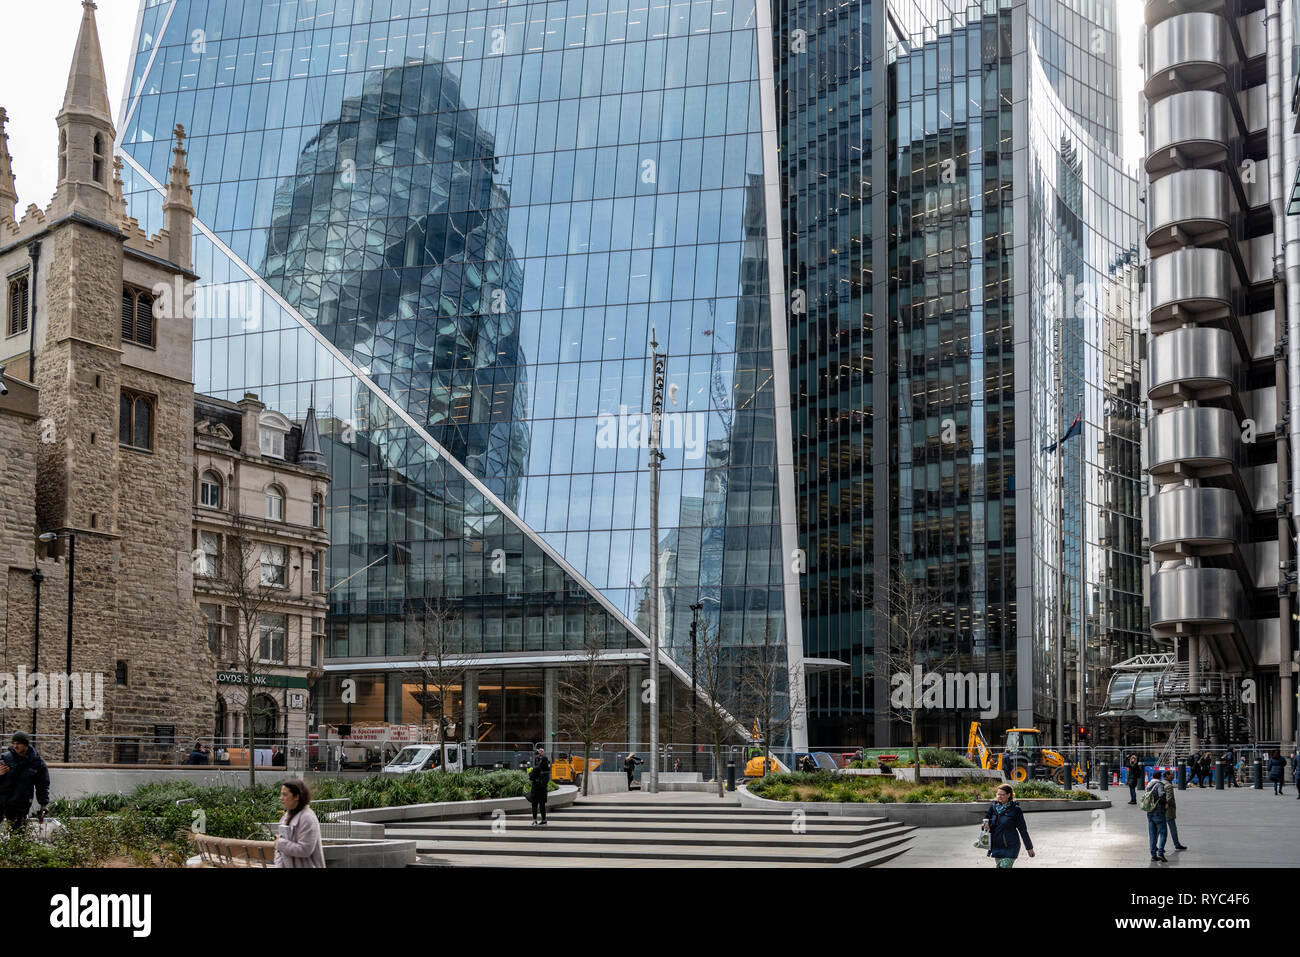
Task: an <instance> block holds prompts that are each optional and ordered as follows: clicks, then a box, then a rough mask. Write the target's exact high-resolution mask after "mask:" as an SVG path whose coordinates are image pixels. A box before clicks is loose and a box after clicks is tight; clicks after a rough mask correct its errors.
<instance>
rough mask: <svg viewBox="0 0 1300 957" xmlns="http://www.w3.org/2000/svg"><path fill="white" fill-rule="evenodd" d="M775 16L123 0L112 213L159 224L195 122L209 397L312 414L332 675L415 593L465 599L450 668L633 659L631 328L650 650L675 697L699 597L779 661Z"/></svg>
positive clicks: (347, 0) (369, 647)
mask: <svg viewBox="0 0 1300 957" xmlns="http://www.w3.org/2000/svg"><path fill="white" fill-rule="evenodd" d="M760 14H761V16H760ZM764 17H766V11H765V10H764V11H758V10H756V8H755V4H754V0H712V2H706V3H701V2H694V3H692V2H677V3H664V4H648V3H641V4H640V5H639V6H638V4H637V3H636V0H633V2H631V3H623V2H616V0H608V2H606V0H585V2H582V0H569V2H561V3H505V2H492V3H489V2H483V0H459V2H457V0H450V2H437V3H430V2H428V0H282V2H274V0H264V2H253V0H224V2H223V0H206V2H205V0H166V2H163V3H157V4H154V3H151V2H146V4H145V7H144V10H143V12H142V19H141V28H140V32H139V36H138V38H137V50H136V55H135V61H134V70H133V79H132V81H131V85H130V89H129V90H128V92H127V96H126V97H125V106H124V111H123V112H124V115H125V116H126V117H127V120H126V122H125V123H123V124H122V126H123V129H124V133H123V136H122V149H123V151H124V153H125V156H126V159H127V163H128V166H129V167H130V168H129V170H128V171H127V172H128V176H127V188H128V192H129V197H128V199H129V203H130V209H131V212H132V215H134V216H136V217H137V218H139V219H140V220H141V223H142V225H144V226H145V228H148V229H156V228H157V227H158V226H159V225H160V220H159V216H160V205H159V204H160V194H159V193H158V191H157V185H158V183H160V182H162V181H164V180H165V176H164V172H165V165H166V156H167V132H168V131H169V130H171V128H172V127H173V126H174V125H175V124H176V123H182V124H184V125H185V127H186V130H187V131H188V134H189V140H188V143H187V145H188V147H189V150H190V153H189V163H190V170H191V181H192V183H193V185H194V200H195V207H196V210H197V213H198V219H199V222H200V224H201V225H200V229H199V232H198V233H196V240H195V241H196V251H197V254H198V255H197V259H196V271H197V272H198V273H199V274H200V275H201V276H202V278H203V286H204V288H203V290H202V291H201V293H200V295H199V300H198V303H197V313H198V319H197V321H196V331H195V338H196V350H195V380H196V388H198V389H199V390H201V391H204V392H210V393H212V394H214V395H218V396H223V397H230V396H233V397H236V398H238V397H239V396H240V395H242V394H243V392H244V391H246V390H248V391H256V392H257V393H258V394H259V395H260V397H261V398H262V400H263V401H265V402H267V403H269V404H271V405H273V406H274V407H275V408H278V409H282V410H284V411H285V412H286V413H287V414H290V415H291V416H292V415H302V414H304V413H305V411H306V406H307V403H308V401H309V399H310V396H311V395H312V394H313V392H314V396H315V404H316V407H317V408H318V410H319V411H320V415H321V418H322V422H323V423H326V426H327V427H326V429H325V431H326V432H327V433H328V434H327V436H326V438H327V439H328V441H329V449H328V452H329V454H330V456H331V465H332V468H333V474H334V485H333V487H332V491H331V500H330V507H329V511H330V531H331V541H332V545H331V550H330V561H329V568H328V576H329V582H330V584H331V586H333V587H334V589H335V590H333V591H331V593H330V598H331V601H330V614H329V621H328V629H329V633H330V641H329V646H328V654H329V656H330V658H331V662H332V663H333V664H335V665H337V664H338V663H339V662H340V661H346V662H350V663H355V664H357V665H358V667H363V666H364V665H365V663H366V661H367V660H371V661H376V662H377V661H379V660H382V659H388V658H392V657H394V656H402V655H410V654H412V647H413V646H412V643H411V638H410V636H409V635H407V634H406V631H407V627H406V624H407V623H406V616H407V614H409V612H410V610H411V607H412V602H413V601H416V600H419V599H422V598H423V597H424V596H426V595H434V596H443V597H446V598H447V599H449V600H451V601H453V602H455V603H456V604H457V606H458V608H459V609H460V622H459V625H460V627H461V629H462V637H463V642H464V648H465V649H466V650H467V651H470V652H473V653H479V652H484V653H486V652H503V653H508V652H520V653H522V654H527V653H535V652H546V651H552V650H563V649H572V648H575V647H578V646H580V645H581V643H582V640H583V635H584V633H585V632H584V629H585V628H587V627H589V626H590V623H591V622H593V621H594V622H597V623H598V626H599V627H600V628H601V629H602V631H603V632H604V633H605V635H606V642H607V644H608V645H610V646H611V647H625V646H634V647H635V646H643V645H644V640H645V633H646V631H647V629H648V609H649V605H648V601H649V595H648V585H649V555H650V549H649V535H650V531H649V525H650V502H649V481H648V470H647V468H646V466H647V462H648V449H647V448H646V447H645V446H646V443H645V441H644V436H645V435H646V432H647V429H646V425H647V423H645V422H644V421H643V420H642V414H643V413H645V412H646V411H648V403H649V400H650V383H649V377H648V370H649V361H648V357H649V346H648V342H649V340H650V338H651V334H652V332H653V334H654V335H656V336H657V339H658V342H659V343H660V351H662V352H665V353H666V354H667V356H668V360H667V361H668V376H667V387H668V393H669V400H670V401H669V403H668V405H667V407H666V412H667V413H668V415H667V416H666V418H665V422H664V451H665V453H666V456H667V457H666V459H665V461H664V463H663V473H662V490H661V496H660V507H659V522H660V530H661V535H660V546H661V552H660V556H661V563H660V564H661V567H660V578H661V585H662V591H661V593H660V602H661V605H660V608H661V612H662V615H661V618H662V621H663V633H664V638H663V640H664V645H665V647H666V648H667V650H668V653H669V659H670V662H674V661H675V663H676V671H677V673H678V675H679V676H680V675H682V674H683V673H684V672H683V671H682V668H681V662H682V661H683V660H684V659H685V656H686V655H687V654H688V652H686V651H685V650H684V649H685V648H687V647H688V643H687V638H686V635H687V629H688V628H689V623H690V617H691V613H690V609H689V606H690V605H691V604H692V603H694V602H696V601H700V602H703V604H704V606H705V610H704V615H705V616H706V617H707V618H708V620H709V621H710V622H711V623H712V624H713V626H714V627H717V628H720V629H721V631H722V634H723V635H724V637H725V641H726V642H727V643H728V644H730V645H737V646H738V645H741V644H744V643H746V642H748V641H753V640H755V637H756V636H757V637H759V638H761V636H762V635H763V634H764V631H765V629H769V633H770V634H773V635H775V636H777V640H778V641H779V642H780V643H781V644H782V645H784V644H785V641H786V637H785V636H786V616H785V599H784V597H783V589H784V587H785V581H784V576H785V575H793V574H794V572H793V570H790V567H789V564H788V563H786V562H784V561H783V560H782V555H783V554H784V552H785V551H786V550H787V549H786V548H785V547H784V546H783V543H782V530H781V521H782V519H781V514H780V503H779V497H778V495H779V488H780V483H781V481H782V478H781V476H780V474H779V472H780V470H779V469H778V456H777V452H776V450H777V437H776V408H777V405H778V400H777V396H778V394H779V395H781V400H780V401H781V404H785V403H787V402H788V399H787V398H786V396H787V395H788V387H787V386H785V369H784V368H782V369H781V370H779V372H778V371H775V370H774V363H773V321H774V317H773V313H772V302H773V295H772V283H773V277H772V276H771V273H770V270H769V268H768V255H769V253H768V242H769V239H768V237H769V234H770V232H772V231H773V228H772V226H770V225H769V215H770V213H771V212H772V206H771V200H772V197H773V196H775V195H776V194H775V191H773V190H769V189H768V181H769V177H768V173H767V170H766V169H765V163H766V162H770V157H771V155H774V151H773V150H771V149H770V147H771V146H772V141H771V139H770V133H769V142H768V143H767V144H765V143H764V138H763V132H762V131H763V129H764V126H763V122H762V118H761V115H762V109H763V107H762V96H763V92H764V89H765V84H764V83H761V82H760V80H759V75H760V59H761V57H760V49H763V50H764V51H766V49H770V47H767V46H764V47H760V44H764V45H766V44H770V42H771V41H770V28H768V27H766V26H764V22H763V18H764ZM769 84H770V81H769ZM766 89H767V95H768V96H769V97H770V95H771V94H770V85H767V86H766ZM769 112H770V106H769ZM768 129H769V130H770V129H771V124H770V122H769V125H768ZM765 145H767V146H768V147H769V149H768V150H767V151H766V152H767V153H768V154H769V155H768V156H766V157H765V148H764V147H765ZM778 301H779V300H778ZM775 321H776V322H778V323H780V324H781V330H780V336H779V338H778V341H779V343H783V342H784V328H783V325H784V316H782V315H778V316H776V317H775ZM783 365H784V363H783ZM778 385H779V388H778ZM786 471H787V477H786V479H785V481H786V482H787V485H788V483H789V482H790V478H789V474H788V471H789V470H788V466H787V468H786ZM790 487H792V486H790ZM787 497H789V492H788V491H787ZM791 527H792V526H791ZM501 557H504V561H503V562H499V561H497V559H499V558H501ZM502 569H504V570H502ZM794 621H795V624H796V627H797V623H798V619H797V617H796V618H795V619H794ZM794 646H795V648H796V649H797V647H798V638H797V636H795V637H794ZM792 659H793V660H792V664H797V654H796V655H795V656H792ZM331 662H327V664H329V663H331ZM363 670H364V669H363Z"/></svg>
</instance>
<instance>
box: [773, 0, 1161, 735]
mask: <svg viewBox="0 0 1300 957" xmlns="http://www.w3.org/2000/svg"><path fill="white" fill-rule="evenodd" d="M779 22H780V23H781V26H782V29H783V31H784V36H783V37H782V38H780V40H779V43H778V49H779V50H780V51H781V56H780V62H779V68H778V84H777V87H778V96H779V98H780V100H781V108H780V112H781V124H780V129H781V137H782V158H783V169H782V173H783V177H784V183H785V192H786V195H787V201H786V205H785V207H784V210H783V212H784V215H785V220H784V222H785V229H786V232H785V238H786V248H785V255H786V261H785V265H786V273H787V282H788V284H789V285H790V286H791V287H793V288H794V289H796V291H797V292H798V294H799V298H798V305H799V306H800V307H804V308H803V309H802V311H801V310H800V309H797V308H796V309H792V315H791V328H792V334H791V344H792V347H791V362H792V367H791V368H792V384H793V388H794V415H795V423H796V425H795V442H796V468H797V472H796V474H797V481H798V483H799V488H800V498H801V511H800V531H801V545H802V546H803V547H804V548H805V549H806V551H807V555H808V577H807V581H806V586H805V589H804V599H805V604H804V609H805V623H804V627H805V642H806V653H807V656H808V659H809V661H812V662H820V661H821V660H823V659H839V660H840V661H842V662H845V663H846V664H847V667H841V668H831V669H825V670H818V671H815V672H813V673H812V674H810V677H809V696H808V711H809V726H810V729H811V735H812V737H813V739H814V740H819V741H837V742H844V743H851V744H860V743H866V742H875V743H882V744H883V743H891V742H896V741H898V740H900V738H901V737H902V726H901V724H900V722H899V721H898V717H899V715H898V710H897V708H894V709H892V715H891V706H890V697H891V689H892V687H893V682H894V680H895V679H896V678H897V677H898V672H899V668H898V662H897V655H896V654H895V655H894V656H892V657H891V655H890V649H891V648H893V649H895V651H896V650H897V647H898V645H899V641H900V636H899V635H898V628H897V624H896V623H893V624H891V605H890V592H891V591H895V590H896V587H897V585H896V581H895V580H892V579H891V574H892V575H893V576H894V577H895V579H903V580H905V581H909V582H912V583H913V587H914V588H915V589H917V590H918V591H922V592H929V593H930V594H932V595H934V596H935V597H936V598H937V599H938V601H939V603H940V605H941V609H942V610H941V612H940V614H939V615H938V616H937V617H938V620H937V621H936V622H935V623H934V627H935V628H936V629H937V630H938V631H939V632H940V634H939V635H938V636H937V637H934V636H931V638H932V640H931V641H930V642H929V647H928V648H927V651H926V653H925V654H924V655H922V656H921V659H922V660H921V662H920V664H922V665H923V667H924V668H925V669H926V670H929V669H931V668H933V669H934V670H935V671H937V672H942V673H952V672H957V673H961V674H977V675H990V676H992V675H996V676H997V677H998V679H999V687H1000V690H1001V694H1000V699H999V701H998V702H997V708H996V710H997V712H998V715H997V717H996V718H995V719H994V720H992V721H986V722H985V723H986V730H988V728H992V729H995V730H996V729H999V728H1005V727H1010V726H1014V725H1019V726H1032V725H1038V726H1041V727H1046V728H1048V729H1050V730H1055V731H1058V732H1060V733H1063V732H1064V731H1065V729H1066V728H1067V727H1069V726H1070V725H1071V724H1073V723H1076V722H1079V723H1083V722H1089V723H1090V722H1091V720H1092V716H1095V715H1096V714H1098V713H1099V710H1100V708H1101V706H1102V701H1103V698H1104V692H1105V684H1106V678H1105V669H1106V667H1107V665H1108V663H1109V662H1111V661H1117V660H1120V659H1121V658H1123V657H1127V656H1128V655H1129V654H1131V653H1133V651H1132V650H1133V649H1134V648H1135V647H1136V648H1139V649H1140V648H1143V647H1145V645H1144V642H1145V641H1146V640H1147V639H1145V638H1144V637H1143V633H1144V631H1145V621H1144V616H1143V607H1142V606H1143V588H1142V581H1141V567H1142V555H1143V550H1142V542H1141V530H1140V524H1141V522H1140V516H1141V509H1140V503H1141V464H1140V455H1139V451H1138V438H1139V427H1140V421H1139V420H1140V405H1139V401H1138V398H1139V397H1138V381H1137V376H1138V355H1137V352H1136V312H1137V307H1136V292H1137V262H1136V258H1137V254H1136V240H1137V235H1138V233H1137V218H1136V215H1135V214H1136V212H1137V210H1138V203H1137V188H1136V183H1135V181H1134V179H1133V178H1132V177H1131V175H1129V174H1128V173H1126V172H1125V170H1124V169H1123V165H1122V162H1121V160H1120V158H1119V157H1118V155H1117V154H1116V151H1117V149H1118V145H1119V135H1118V115H1119V114H1118V108H1117V105H1116V101H1117V95H1118V83H1117V76H1116V73H1117V67H1116V60H1117V56H1116V45H1115V10H1114V4H1113V3H1112V2H1104V0H1103V2H1096V3H1092V2H1069V3H1066V2H1056V0H1050V2H1049V0H1041V2H1039V0H1033V2H1029V3H1021V2H1010V0H1001V2H988V3H984V4H983V5H982V6H981V5H970V6H967V5H966V4H964V3H951V4H944V3H940V2H919V0H918V2H904V0H897V2H885V3H869V2H862V3H849V4H830V3H816V2H813V3H788V4H785V5H784V7H783V11H782V13H781V15H780V17H779ZM1076 418H1077V420H1078V424H1077V425H1076V424H1075V422H1076ZM1072 427H1073V428H1072ZM1062 437H1066V438H1064V439H1063V440H1062ZM891 570H892V571H891ZM891 633H892V638H891ZM810 670H811V669H810ZM904 670H910V669H904ZM973 717H975V714H974V713H973V711H972V709H969V708H968V709H952V708H949V709H944V710H934V711H927V712H926V715H925V718H924V720H923V721H922V727H923V729H924V730H923V736H924V738H925V740H926V741H927V742H935V743H944V744H949V745H954V744H960V743H964V742H965V740H966V731H967V724H968V722H969V721H970V720H971V719H972V718H973Z"/></svg>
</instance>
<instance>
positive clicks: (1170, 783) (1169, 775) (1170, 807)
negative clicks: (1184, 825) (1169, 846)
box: [1165, 771, 1187, 851]
mask: <svg viewBox="0 0 1300 957" xmlns="http://www.w3.org/2000/svg"><path fill="white" fill-rule="evenodd" d="M1177 816H1178V799H1177V798H1176V797H1175V796H1174V772H1173V771H1166V772H1165V823H1167V824H1168V825H1169V836H1170V837H1172V838H1173V839H1174V850H1175V851H1185V850H1187V845H1186V844H1184V843H1183V842H1182V841H1180V840H1178V825H1177V824H1176V823H1174V818H1175V817H1177Z"/></svg>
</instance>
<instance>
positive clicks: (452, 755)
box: [382, 741, 465, 774]
mask: <svg viewBox="0 0 1300 957" xmlns="http://www.w3.org/2000/svg"><path fill="white" fill-rule="evenodd" d="M444 750H445V751H446V752H447V768H446V770H448V771H464V770H465V761H464V753H463V752H462V750H461V746H460V745H459V744H457V743H455V742H452V741H448V742H447V743H446V744H444V745H437V744H411V745H407V746H406V747H404V748H402V750H401V751H399V752H397V756H396V757H394V758H393V760H392V761H390V762H388V764H387V766H386V767H385V768H384V769H383V772H382V773H383V774H410V773H412V772H414V771H437V770H440V769H441V764H442V754H443V751H444Z"/></svg>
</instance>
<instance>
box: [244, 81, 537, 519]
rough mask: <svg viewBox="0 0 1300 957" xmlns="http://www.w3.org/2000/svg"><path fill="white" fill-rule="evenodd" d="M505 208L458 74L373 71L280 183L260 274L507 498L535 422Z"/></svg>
mask: <svg viewBox="0 0 1300 957" xmlns="http://www.w3.org/2000/svg"><path fill="white" fill-rule="evenodd" d="M409 167H415V168H416V169H417V170H419V171H420V173H419V174H417V175H415V176H410V177H408V176H404V175H400V174H397V175H395V171H401V170H403V169H405V168H409ZM425 171H427V172H425ZM509 209H510V204H509V196H508V192H507V190H506V189H505V188H504V187H503V186H501V185H500V184H499V183H498V182H497V158H496V156H495V143H494V138H493V136H492V135H491V134H490V133H489V132H487V131H486V130H484V129H483V128H482V127H481V126H480V125H479V123H478V121H477V117H476V111H474V110H472V109H469V108H467V107H466V106H465V105H464V103H463V102H462V100H461V95H460V87H459V81H458V79H457V77H456V75H455V74H454V73H453V72H452V70H451V69H449V68H448V67H447V65H446V64H443V63H440V62H436V61H435V62H420V63H409V64H406V65H405V66H400V67H394V68H391V69H385V70H376V71H374V72H372V73H370V74H369V75H368V76H367V77H366V79H365V82H364V86H363V88H362V92H361V93H360V95H358V96H355V97H351V98H348V99H346V100H344V101H343V104H342V109H341V110H340V113H339V116H338V118H337V119H334V120H331V121H330V122H328V123H325V124H324V125H322V126H321V128H320V131H319V132H318V133H317V134H316V135H315V136H314V137H312V138H311V139H310V140H309V141H308V142H307V143H306V145H305V146H304V147H303V151H302V154H301V156H300V157H299V161H298V165H297V169H296V171H295V172H294V174H293V176H292V177H290V178H287V179H286V180H285V181H284V182H283V183H282V184H281V185H280V187H279V188H278V189H277V191H276V194H275V199H274V204H273V209H272V218H271V228H270V231H269V236H268V239H267V244H266V254H265V261H264V263H263V265H262V268H261V270H260V272H261V274H262V275H263V276H264V277H265V278H266V280H267V281H268V282H269V283H270V284H271V285H272V286H273V287H274V288H275V289H276V291H277V292H279V293H280V295H282V296H283V297H284V298H285V299H286V300H287V301H288V302H289V303H290V305H292V306H293V307H294V308H295V309H297V310H298V311H299V313H300V314H301V315H302V316H303V317H304V318H306V319H307V320H308V321H310V322H312V323H313V324H314V325H315V326H316V327H317V328H318V329H320V330H321V332H322V333H323V334H324V335H325V336H326V337H327V338H328V339H329V340H330V341H331V342H332V343H333V344H334V345H336V346H337V347H338V348H339V349H341V350H342V351H343V352H344V353H345V354H346V355H349V356H350V357H352V359H353V361H355V362H356V363H357V364H358V365H359V366H361V368H362V369H363V370H364V371H366V372H367V373H368V374H369V375H370V376H371V377H372V378H373V379H374V380H375V381H376V383H377V384H378V385H379V386H380V387H381V388H382V389H383V390H384V391H385V392H387V393H388V394H389V395H390V396H393V397H394V398H395V399H396V400H397V401H398V402H399V403H401V404H402V405H403V406H404V407H405V408H406V409H407V410H408V411H410V412H411V413H412V414H413V415H414V416H415V417H416V418H417V420H418V421H420V422H421V423H423V424H424V425H425V427H426V428H427V429H428V431H429V433H430V434H431V435H432V436H433V438H434V439H436V440H437V441H438V442H440V443H441V444H442V445H443V447H444V448H446V449H447V450H448V451H449V452H451V453H452V454H453V455H455V456H456V457H457V458H459V459H460V460H461V461H462V462H464V463H465V464H466V466H467V467H468V468H470V469H471V471H473V472H474V473H475V474H476V475H477V476H478V477H480V478H482V479H483V480H484V481H485V483H486V484H487V485H488V486H489V488H491V489H492V491H493V492H495V493H496V494H497V495H498V496H500V497H501V498H502V500H503V501H504V502H505V503H506V504H507V505H508V506H510V507H511V508H514V507H516V505H517V501H518V497H519V485H520V478H521V475H522V473H523V471H524V468H525V462H526V459H527V453H528V429H527V426H526V424H525V422H524V407H525V404H526V399H527V379H526V369H525V367H524V365H523V363H522V360H521V357H520V354H519V304H520V298H521V293H522V285H523V272H522V269H521V268H520V266H519V263H518V262H517V261H516V259H515V256H514V254H513V253H512V251H511V249H510V247H509V244H508V241H507V226H508V219H509ZM371 401H374V400H373V397H372V398H371ZM369 411H372V410H367V409H366V408H362V409H358V410H356V413H357V415H358V416H359V417H360V418H362V419H363V420H368V419H369V418H371V416H370V415H369V414H368V412H369Z"/></svg>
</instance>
